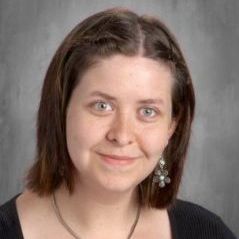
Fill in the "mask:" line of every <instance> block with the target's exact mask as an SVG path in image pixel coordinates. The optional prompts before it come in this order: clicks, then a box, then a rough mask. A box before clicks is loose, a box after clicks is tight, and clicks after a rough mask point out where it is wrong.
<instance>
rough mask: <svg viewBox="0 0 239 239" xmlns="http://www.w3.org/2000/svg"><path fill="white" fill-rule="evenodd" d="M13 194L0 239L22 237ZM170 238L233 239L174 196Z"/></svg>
mask: <svg viewBox="0 0 239 239" xmlns="http://www.w3.org/2000/svg"><path fill="white" fill-rule="evenodd" d="M18 196H19V194H18V195H16V196H15V197H14V198H12V199H10V200H9V201H8V202H6V203H5V204H3V205H2V206H0V239H24V238H23V234H22V230H21V225H20V222H19V218H18V214H17V209H16V198H17V197H18ZM168 215H169V219H170V224H171V230H172V235H173V239H208V238H210V239H236V237H235V235H233V233H232V232H231V231H230V229H229V228H228V227H227V226H226V225H225V224H224V223H223V221H222V220H221V218H220V217H219V216H217V215H216V214H214V213H212V212H210V211H208V210H207V209H205V208H203V207H202V206H199V205H197V204H194V203H191V202H187V201H184V200H181V199H177V200H176V203H175V205H174V206H173V207H172V208H170V209H169V210H168Z"/></svg>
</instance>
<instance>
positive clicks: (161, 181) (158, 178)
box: [153, 156, 171, 188]
mask: <svg viewBox="0 0 239 239" xmlns="http://www.w3.org/2000/svg"><path fill="white" fill-rule="evenodd" d="M165 164H166V162H165V160H164V158H163V156H161V157H160V159H159V162H158V165H157V167H156V169H155V170H154V176H153V183H158V186H159V187H160V188H164V187H165V186H166V184H169V183H170V182H171V179H170V177H168V170H166V169H164V166H165Z"/></svg>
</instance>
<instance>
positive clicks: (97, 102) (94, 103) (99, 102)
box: [91, 101, 159, 118]
mask: <svg viewBox="0 0 239 239" xmlns="http://www.w3.org/2000/svg"><path fill="white" fill-rule="evenodd" d="M97 104H107V102H105V101H95V102H93V103H92V104H91V106H93V107H95V106H96V105H97ZM143 109H150V110H152V111H154V112H155V113H154V116H152V118H153V117H155V116H156V115H158V114H159V111H158V110H157V109H155V108H152V107H145V108H143ZM96 110H97V109H96ZM99 111H104V109H103V110H99Z"/></svg>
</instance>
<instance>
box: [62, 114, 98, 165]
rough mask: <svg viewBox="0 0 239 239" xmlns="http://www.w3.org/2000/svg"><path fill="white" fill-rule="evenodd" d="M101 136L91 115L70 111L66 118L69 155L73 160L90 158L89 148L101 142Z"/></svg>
mask: <svg viewBox="0 0 239 239" xmlns="http://www.w3.org/2000/svg"><path fill="white" fill-rule="evenodd" d="M100 137H101V135H100V134H99V128H98V127H97V124H95V122H94V123H93V122H92V121H91V119H90V117H87V116H86V115H85V114H82V113H78V112H75V113H74V114H73V112H70V111H69V113H68V115H67V120H66V139H67V147H68V151H69V155H70V157H71V159H72V160H73V161H76V160H79V158H82V159H83V158H88V154H89V150H90V149H91V148H93V147H94V146H95V145H96V144H97V143H98V142H99V140H100Z"/></svg>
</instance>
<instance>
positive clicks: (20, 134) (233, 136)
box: [0, 0, 239, 236]
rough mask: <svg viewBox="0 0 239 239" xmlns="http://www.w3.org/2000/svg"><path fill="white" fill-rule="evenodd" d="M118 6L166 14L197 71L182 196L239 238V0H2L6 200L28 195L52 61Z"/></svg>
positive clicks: (1, 146) (0, 99) (1, 155)
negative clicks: (88, 23) (75, 32)
mask: <svg viewBox="0 0 239 239" xmlns="http://www.w3.org/2000/svg"><path fill="white" fill-rule="evenodd" d="M112 6H125V7H129V8H131V9H133V10H136V11H137V12H138V13H148V14H152V15H155V16H160V17H161V19H162V20H164V21H165V22H166V23H167V25H168V26H169V27H170V29H171V30H172V31H173V32H174V33H175V35H176V36H177V38H178V39H179V42H180V44H181V46H182V48H183V50H184V52H185V55H186V59H187V61H188V64H189V67H190V69H191V73H192V77H193V80H194V85H195V89H196V96H197V111H196V120H195V124H194V128H193V132H192V141H191V148H190V151H189V155H188V161H187V165H186V168H185V174H184V178H183V183H182V187H181V190H180V195H179V196H180V197H181V198H183V199H187V200H191V201H194V202H196V203H198V204H201V205H203V206H204V207H206V208H208V209H209V210H212V211H213V212H215V213H217V214H218V215H219V216H221V217H222V218H223V220H224V221H225V222H226V224H227V225H229V227H230V228H231V229H232V231H234V232H235V233H236V234H237V235H238V236H239V227H238V221H239V203H238V200H239V187H238V186H239V173H238V170H239V159H238V155H239V144H238V138H239V126H238V123H239V120H238V119H239V108H238V107H239V93H238V92H239V80H238V76H239V65H238V55H239V21H238V20H239V1H238V0H210V1H207V0H180V1H177V0H162V1H160V0H158V1H157V0H154V1H153V0H147V1H141V0H138V1H130V0H128V1H125V0H120V1H112V0H111V1H106V0H101V1H97V0H94V1H86V0H85V1H84V0H81V1H80V0H78V1H77V0H68V1H63V0H62V1H60V0H51V1H47V0H42V1H38V0H29V1H28V0H21V1H18V0H5V1H4V0H1V1H0V203H3V202H4V201H6V200H7V199H9V198H10V197H11V196H13V195H15V194H16V193H17V192H20V191H21V190H22V187H23V177H24V173H25V171H26V169H27V168H28V167H29V166H30V165H31V163H32V158H33V155H34V150H35V119H36V112H37V107H38V103H39V97H40V89H41V85H42V82H43V77H44V74H45V71H46V68H47V66H48V64H49V61H50V59H51V57H52V55H53V53H54V51H55V50H56V48H57V46H58V45H59V43H60V42H61V41H62V39H63V37H64V36H65V35H66V34H67V33H68V32H69V31H70V30H71V29H72V28H73V27H74V26H75V25H76V24H77V23H78V22H79V21H80V20H82V19H83V18H85V17H86V16H88V15H89V14H92V13H94V12H96V11H99V10H102V9H105V8H109V7H112Z"/></svg>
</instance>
